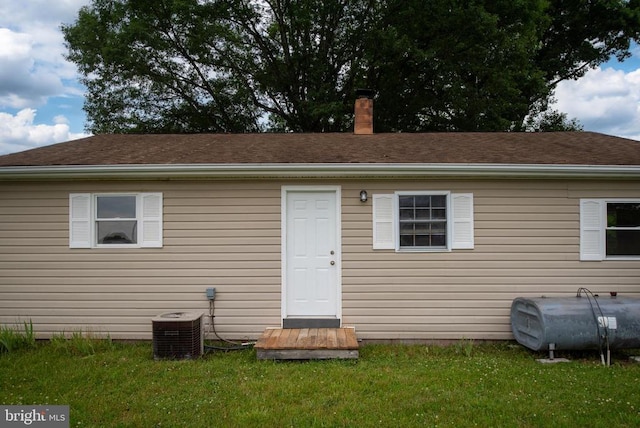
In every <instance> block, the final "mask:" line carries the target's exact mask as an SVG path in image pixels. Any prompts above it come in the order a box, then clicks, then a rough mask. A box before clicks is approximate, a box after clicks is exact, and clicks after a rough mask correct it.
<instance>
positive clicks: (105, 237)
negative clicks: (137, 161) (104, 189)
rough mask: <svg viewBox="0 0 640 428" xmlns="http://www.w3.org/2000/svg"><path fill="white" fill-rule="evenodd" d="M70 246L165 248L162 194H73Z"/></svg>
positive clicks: (71, 200) (70, 206)
mask: <svg viewBox="0 0 640 428" xmlns="http://www.w3.org/2000/svg"><path fill="white" fill-rule="evenodd" d="M69 247H71V248H99V247H110V248H113V247H126V248H128V247H143V248H144V247H162V194H161V193H133V194H89V193H82V194H71V195H70V196H69Z"/></svg>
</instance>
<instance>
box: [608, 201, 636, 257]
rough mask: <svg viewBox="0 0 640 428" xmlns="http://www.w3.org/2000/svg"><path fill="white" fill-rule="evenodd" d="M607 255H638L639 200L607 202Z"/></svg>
mask: <svg viewBox="0 0 640 428" xmlns="http://www.w3.org/2000/svg"><path fill="white" fill-rule="evenodd" d="M606 230H607V239H606V255H607V256H614V257H615V256H640V201H638V202H608V203H607V228H606Z"/></svg>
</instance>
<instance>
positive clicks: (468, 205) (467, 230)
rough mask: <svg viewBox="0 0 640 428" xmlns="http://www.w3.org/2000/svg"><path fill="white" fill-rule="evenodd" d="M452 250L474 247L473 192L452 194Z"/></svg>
mask: <svg viewBox="0 0 640 428" xmlns="http://www.w3.org/2000/svg"><path fill="white" fill-rule="evenodd" d="M451 211H452V212H451V219H452V221H453V238H452V241H451V249H452V250H463V249H466V250H468V249H473V246H474V239H473V234H474V232H473V194H472V193H453V194H451Z"/></svg>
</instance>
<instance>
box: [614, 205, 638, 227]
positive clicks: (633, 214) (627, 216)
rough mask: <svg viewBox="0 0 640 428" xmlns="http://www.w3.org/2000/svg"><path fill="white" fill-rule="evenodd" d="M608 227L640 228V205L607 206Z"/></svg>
mask: <svg viewBox="0 0 640 428" xmlns="http://www.w3.org/2000/svg"><path fill="white" fill-rule="evenodd" d="M607 226H608V227H639V226H640V203H626V202H618V203H608V204H607Z"/></svg>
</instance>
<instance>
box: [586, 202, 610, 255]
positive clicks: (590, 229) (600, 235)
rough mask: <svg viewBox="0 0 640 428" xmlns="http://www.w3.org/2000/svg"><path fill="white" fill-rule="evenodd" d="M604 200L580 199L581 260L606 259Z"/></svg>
mask: <svg viewBox="0 0 640 428" xmlns="http://www.w3.org/2000/svg"><path fill="white" fill-rule="evenodd" d="M604 206H605V203H604V201H602V200H600V199H580V260H582V261H601V260H604V228H605V212H604Z"/></svg>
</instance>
